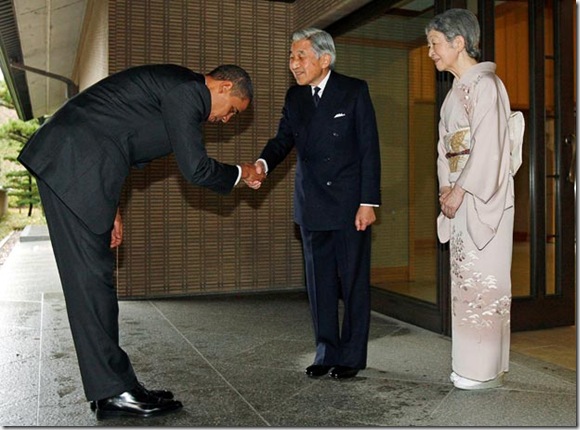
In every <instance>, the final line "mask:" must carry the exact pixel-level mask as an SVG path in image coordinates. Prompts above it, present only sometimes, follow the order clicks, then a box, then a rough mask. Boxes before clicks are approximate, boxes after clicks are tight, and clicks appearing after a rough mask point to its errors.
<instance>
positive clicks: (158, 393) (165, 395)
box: [91, 382, 173, 412]
mask: <svg viewBox="0 0 580 430" xmlns="http://www.w3.org/2000/svg"><path fill="white" fill-rule="evenodd" d="M138 384H139V385H140V386H141V388H143V389H144V390H145V391H147V392H148V393H149V394H151V395H152V396H155V397H159V398H161V399H167V400H171V399H173V393H172V392H171V391H169V390H148V389H147V388H145V385H143V384H142V383H141V382H138ZM96 410H97V402H95V401H94V400H93V401H92V402H91V411H93V412H94V411H96Z"/></svg>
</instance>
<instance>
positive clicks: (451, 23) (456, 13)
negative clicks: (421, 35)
mask: <svg viewBox="0 0 580 430" xmlns="http://www.w3.org/2000/svg"><path fill="white" fill-rule="evenodd" d="M431 30H435V31H438V32H440V33H443V35H444V36H445V39H446V40H447V41H448V42H452V41H453V39H455V38H456V37H457V36H463V39H464V40H465V50H466V52H467V55H469V56H470V57H471V58H475V59H476V60H477V59H479V56H480V55H481V51H480V50H479V34H480V33H479V23H478V22H477V17H476V16H475V15H474V14H473V13H472V12H471V11H469V10H467V9H449V10H446V11H445V12H443V13H440V14H439V15H436V16H435V17H434V18H433V19H432V20H431V21H429V24H427V26H426V27H425V34H428V33H429V32H430V31H431Z"/></svg>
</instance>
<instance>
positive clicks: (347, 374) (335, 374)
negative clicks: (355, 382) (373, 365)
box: [330, 366, 359, 379]
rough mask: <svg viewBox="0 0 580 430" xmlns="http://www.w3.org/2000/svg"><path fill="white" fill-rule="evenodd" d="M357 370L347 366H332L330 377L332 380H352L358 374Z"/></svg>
mask: <svg viewBox="0 0 580 430" xmlns="http://www.w3.org/2000/svg"><path fill="white" fill-rule="evenodd" d="M358 371H359V369H355V368H353V367H347V366H334V368H333V369H332V370H331V371H330V377H331V378H334V379H347V378H354V377H355V376H356V374H357V373H358Z"/></svg>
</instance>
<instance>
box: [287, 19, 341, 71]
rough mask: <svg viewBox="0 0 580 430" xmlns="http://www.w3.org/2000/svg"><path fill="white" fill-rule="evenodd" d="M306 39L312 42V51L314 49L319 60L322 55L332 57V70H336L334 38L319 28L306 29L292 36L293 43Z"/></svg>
mask: <svg viewBox="0 0 580 430" xmlns="http://www.w3.org/2000/svg"><path fill="white" fill-rule="evenodd" d="M305 39H306V40H310V43H311V44H312V49H314V52H315V53H316V57H317V58H320V56H321V55H322V54H328V55H330V68H331V69H334V62H335V61H336V49H335V48H334V41H333V40H332V36H331V35H330V34H328V33H327V32H326V31H324V30H320V29H318V28H305V29H303V30H298V31H296V32H294V34H293V35H292V42H298V41H299V40H305Z"/></svg>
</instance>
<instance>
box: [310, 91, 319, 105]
mask: <svg viewBox="0 0 580 430" xmlns="http://www.w3.org/2000/svg"><path fill="white" fill-rule="evenodd" d="M319 91H320V88H318V87H314V95H313V96H312V98H313V99H314V106H316V107H318V103H319V102H320V96H319V95H318V92H319Z"/></svg>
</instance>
